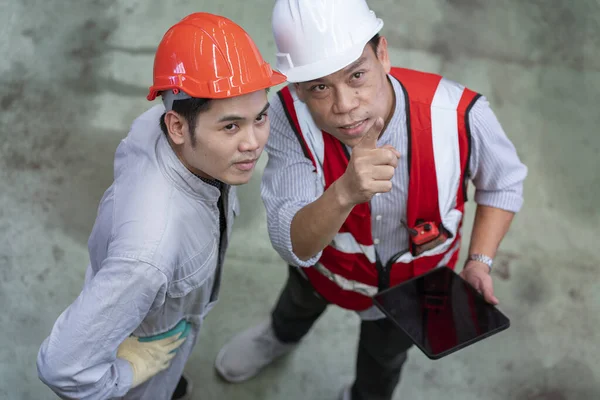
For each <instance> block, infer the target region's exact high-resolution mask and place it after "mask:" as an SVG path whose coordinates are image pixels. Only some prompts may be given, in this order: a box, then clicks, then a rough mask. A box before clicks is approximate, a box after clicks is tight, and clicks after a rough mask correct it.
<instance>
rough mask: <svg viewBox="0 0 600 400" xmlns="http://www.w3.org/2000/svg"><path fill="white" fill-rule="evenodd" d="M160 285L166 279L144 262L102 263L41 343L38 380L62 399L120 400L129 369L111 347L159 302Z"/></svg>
mask: <svg viewBox="0 0 600 400" xmlns="http://www.w3.org/2000/svg"><path fill="white" fill-rule="evenodd" d="M166 286H167V278H166V276H165V275H164V274H163V273H162V272H160V271H159V270H158V269H156V268H155V267H153V266H151V265H149V264H146V263H144V262H140V261H138V260H134V259H127V258H120V257H111V258H108V259H106V260H105V262H104V263H103V265H102V267H101V268H100V270H99V271H98V273H97V274H96V275H95V276H94V277H93V278H91V279H90V280H89V281H88V282H87V284H86V285H85V287H84V288H83V290H82V292H81V294H80V295H79V296H78V297H77V299H76V300H75V301H74V302H73V304H71V305H70V306H69V307H68V308H67V309H66V310H65V311H64V312H63V313H62V314H61V315H60V316H59V318H58V319H57V321H56V323H55V324H54V327H53V328H52V331H51V333H50V335H49V337H48V338H46V340H44V342H43V343H42V346H41V348H40V351H39V353H38V358H37V369H38V374H39V377H40V379H41V380H42V382H44V383H45V384H46V385H48V386H49V387H50V388H51V389H52V390H53V391H54V392H55V393H56V394H57V395H58V396H59V397H61V398H64V399H75V398H76V399H106V398H114V397H122V396H124V395H125V394H126V393H127V392H128V391H129V389H130V387H131V383H132V378H133V371H132V370H131V366H130V365H129V363H128V362H127V361H126V360H122V359H118V358H117V357H116V353H117V349H118V347H119V345H120V344H121V343H122V342H123V340H125V338H127V337H128V336H129V335H130V334H131V333H132V332H133V331H134V330H135V329H136V328H137V327H138V326H139V324H140V323H141V321H142V320H143V319H144V318H145V316H146V315H147V314H148V312H149V311H150V310H151V309H152V308H154V307H156V306H158V304H157V303H160V304H162V302H163V301H164V293H165V291H166ZM161 299H162V300H161Z"/></svg>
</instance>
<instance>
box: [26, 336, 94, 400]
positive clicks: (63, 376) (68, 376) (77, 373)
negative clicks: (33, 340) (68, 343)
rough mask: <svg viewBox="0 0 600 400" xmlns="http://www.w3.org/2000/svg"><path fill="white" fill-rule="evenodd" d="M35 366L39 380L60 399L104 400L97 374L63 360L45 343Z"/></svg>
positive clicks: (62, 357) (63, 358)
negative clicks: (102, 399)
mask: <svg viewBox="0 0 600 400" xmlns="http://www.w3.org/2000/svg"><path fill="white" fill-rule="evenodd" d="M36 364H37V372H38V377H39V379H40V380H41V381H42V382H43V383H44V384H45V385H46V386H48V388H50V389H51V390H52V391H53V392H54V393H55V394H56V395H57V396H58V397H60V398H61V399H87V400H92V399H94V400H95V399H101V398H106V396H105V395H106V393H103V390H102V387H103V386H104V385H102V382H100V381H97V376H98V375H97V374H95V373H93V372H92V371H88V370H85V369H83V368H81V366H80V364H79V363H78V362H77V360H75V359H71V358H69V359H67V358H65V357H64V353H62V352H60V351H59V350H52V349H51V347H49V346H48V344H47V342H45V343H44V345H42V347H41V349H40V351H39V353H38V357H37V363H36Z"/></svg>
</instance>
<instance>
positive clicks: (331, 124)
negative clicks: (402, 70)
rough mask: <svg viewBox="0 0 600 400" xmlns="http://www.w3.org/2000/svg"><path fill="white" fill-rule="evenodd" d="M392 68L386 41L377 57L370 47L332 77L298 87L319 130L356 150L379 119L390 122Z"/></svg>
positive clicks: (328, 76)
mask: <svg viewBox="0 0 600 400" xmlns="http://www.w3.org/2000/svg"><path fill="white" fill-rule="evenodd" d="M390 68H391V65H390V60H389V55H388V51H387V41H386V39H385V38H384V37H381V38H380V41H379V46H378V48H377V53H375V51H374V49H373V47H372V46H371V44H367V45H366V46H365V48H364V51H363V53H362V55H361V56H360V58H359V59H358V60H357V61H355V62H354V63H352V64H350V65H349V66H348V67H346V68H344V69H342V70H340V71H337V72H335V73H333V74H331V75H327V76H325V77H323V78H320V79H316V80H313V81H309V82H302V83H299V84H297V85H296V89H297V93H298V97H299V98H300V100H302V101H303V102H304V103H306V105H307V107H308V109H309V110H310V113H311V115H312V117H313V119H314V121H315V123H316V124H317V126H318V127H319V128H321V129H322V130H324V131H326V132H328V133H330V134H331V135H333V136H334V137H336V138H337V139H339V140H340V141H341V142H342V143H344V144H346V145H348V146H351V147H353V146H354V145H356V144H357V143H358V142H359V141H360V138H362V137H363V135H364V134H365V133H366V132H367V128H369V127H370V126H371V124H372V123H373V122H374V120H375V119H376V118H377V117H382V118H383V120H384V121H386V122H387V121H388V117H389V116H390V115H391V113H392V111H393V110H392V107H393V104H394V92H393V88H392V87H391V84H390V82H389V81H388V78H387V73H388V72H389V71H390Z"/></svg>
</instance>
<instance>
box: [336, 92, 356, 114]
mask: <svg viewBox="0 0 600 400" xmlns="http://www.w3.org/2000/svg"><path fill="white" fill-rule="evenodd" d="M358 104H359V100H358V96H357V95H356V90H355V89H353V88H349V87H341V88H338V89H337V90H336V91H335V95H334V100H333V112H334V113H336V114H348V113H349V112H350V111H352V110H354V109H355V108H356V107H358Z"/></svg>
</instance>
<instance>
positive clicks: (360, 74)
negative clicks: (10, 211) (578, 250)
mask: <svg viewBox="0 0 600 400" xmlns="http://www.w3.org/2000/svg"><path fill="white" fill-rule="evenodd" d="M272 23H273V33H274V37H275V43H276V46H277V51H278V52H277V63H278V69H279V70H280V71H281V72H282V73H284V74H285V75H286V76H287V78H288V81H289V82H290V84H289V85H288V86H287V87H285V88H283V89H282V90H281V91H279V92H278V93H277V94H278V96H275V97H274V98H273V100H272V107H271V118H272V125H271V129H272V132H271V135H270V138H269V141H268V144H267V152H268V153H269V162H268V164H267V167H266V169H265V171H264V175H263V185H262V198H263V201H264V203H265V206H266V210H267V219H268V221H267V222H268V231H269V235H270V238H271V242H272V244H273V247H274V248H275V249H276V250H277V252H278V253H279V254H280V255H281V257H282V258H283V259H284V260H285V261H286V262H287V263H288V264H289V265H290V267H289V275H288V280H287V283H286V285H285V287H284V288H283V290H282V292H281V294H280V297H279V300H278V302H277V304H276V305H275V307H274V309H273V310H272V313H271V317H270V318H268V319H267V320H265V321H264V322H263V323H261V324H259V325H257V326H255V327H252V328H250V329H248V330H246V331H244V332H242V333H241V334H239V335H237V336H236V337H235V338H234V339H233V340H231V342H229V343H228V344H227V345H225V346H224V347H223V349H222V350H221V351H220V352H219V355H218V357H217V360H216V368H217V371H218V372H219V373H220V374H221V375H222V376H223V377H224V378H225V379H226V380H228V381H230V382H242V381H245V380H247V379H250V378H251V377H253V376H255V375H256V374H258V373H259V372H260V371H261V370H262V369H263V368H264V367H266V366H267V365H269V364H270V363H271V362H272V361H273V360H275V359H276V358H277V357H279V356H282V355H283V354H286V353H288V352H290V351H291V350H293V349H296V348H298V345H299V343H300V341H301V340H302V338H303V337H304V336H305V335H306V334H307V333H308V332H309V331H310V330H311V328H312V326H313V324H314V323H315V322H316V321H317V320H318V319H319V317H320V316H321V315H322V314H323V312H324V311H325V309H326V308H327V307H328V305H330V304H333V305H337V306H339V307H342V308H344V309H347V310H352V311H356V312H357V313H358V314H359V315H360V317H361V319H362V322H361V327H360V339H359V342H358V354H357V359H356V377H355V379H354V383H353V384H352V385H349V386H348V387H346V388H345V389H344V391H343V394H342V396H343V398H344V399H353V400H389V399H391V398H392V394H393V392H394V390H395V388H396V386H397V384H398V382H399V379H400V373H401V370H402V367H403V365H404V364H405V361H406V359H407V350H408V349H409V348H410V347H411V346H412V343H411V341H410V340H409V339H408V338H407V337H406V336H405V335H403V334H402V333H401V331H400V330H399V329H397V328H396V327H395V326H394V325H393V323H392V322H391V321H389V320H387V319H386V318H384V317H383V314H381V313H380V312H379V311H378V309H376V308H374V306H373V300H372V297H373V295H375V294H376V293H378V292H379V291H381V290H383V289H386V288H388V287H391V286H394V285H397V284H399V283H401V282H403V281H406V280H407V279H410V278H412V277H415V276H418V275H420V274H423V273H425V272H427V271H429V270H431V269H433V268H436V267H439V266H444V265H445V266H449V267H450V268H455V266H456V264H457V260H458V255H459V249H460V245H461V232H462V222H463V215H464V203H465V201H466V195H467V184H468V181H469V180H470V181H471V182H473V184H474V186H475V188H476V192H475V201H476V202H477V211H476V217H475V223H474V226H473V231H472V235H471V243H470V246H469V257H468V260H467V262H466V264H465V266H464V267H463V268H462V271H461V274H462V276H463V277H464V278H465V279H466V280H467V281H468V282H469V283H471V284H472V285H473V286H474V287H475V288H477V289H478V290H480V291H481V292H482V294H483V295H484V297H485V299H486V300H487V301H489V302H490V303H494V304H495V303H497V302H498V300H497V299H496V297H495V296H494V292H493V285H492V278H491V275H490V270H491V267H492V259H493V258H494V256H495V253H496V250H497V248H498V246H499V245H500V242H501V241H502V238H503V237H504V235H505V233H506V232H507V231H508V228H509V226H510V224H511V221H512V218H513V216H514V214H515V213H516V212H517V211H519V209H520V208H521V205H522V202H523V198H522V190H523V181H524V179H525V177H526V175H527V168H526V166H525V165H523V164H522V163H521V162H520V160H519V157H518V155H517V153H516V151H515V148H514V146H513V145H512V143H511V142H510V141H509V139H508V138H507V137H506V134H505V133H504V132H503V129H502V127H501V126H500V124H499V122H498V120H497V119H496V117H495V115H494V113H493V112H492V110H491V109H490V107H489V103H488V102H487V100H486V99H485V98H484V97H483V96H480V95H479V94H477V93H475V92H473V91H471V90H469V89H467V88H465V87H464V86H462V85H460V84H458V83H456V82H452V81H450V80H448V79H445V78H443V77H442V76H439V75H436V74H430V73H424V72H419V71H414V70H408V69H405V68H393V67H392V65H391V61H390V59H389V54H388V49H387V41H386V39H385V38H384V37H381V36H379V32H380V30H381V28H382V26H383V21H382V20H381V19H379V18H377V17H376V16H375V14H374V13H373V12H372V11H371V10H370V9H369V7H368V5H367V3H366V2H365V0H328V1H314V0H277V1H276V2H275V7H274V10H273V21H272ZM440 336H443V335H440ZM448 336H450V335H448ZM439 339H444V338H443V337H442V338H439ZM316 373H318V372H316Z"/></svg>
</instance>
